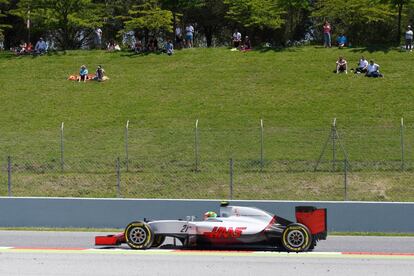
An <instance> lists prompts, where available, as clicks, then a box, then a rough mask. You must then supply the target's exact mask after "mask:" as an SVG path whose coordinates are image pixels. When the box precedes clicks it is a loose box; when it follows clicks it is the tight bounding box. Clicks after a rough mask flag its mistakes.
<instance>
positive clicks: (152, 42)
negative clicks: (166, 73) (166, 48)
mask: <svg viewBox="0 0 414 276" xmlns="http://www.w3.org/2000/svg"><path fill="white" fill-rule="evenodd" d="M147 49H148V51H149V52H156V51H158V40H157V39H156V38H154V37H151V38H150V39H149V41H148V45H147Z"/></svg>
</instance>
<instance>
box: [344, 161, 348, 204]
mask: <svg viewBox="0 0 414 276" xmlns="http://www.w3.org/2000/svg"><path fill="white" fill-rule="evenodd" d="M344 200H345V201H347V200H348V160H347V159H346V158H345V159H344Z"/></svg>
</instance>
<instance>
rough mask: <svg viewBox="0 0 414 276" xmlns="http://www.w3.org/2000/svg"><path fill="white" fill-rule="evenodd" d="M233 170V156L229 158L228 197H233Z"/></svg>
mask: <svg viewBox="0 0 414 276" xmlns="http://www.w3.org/2000/svg"><path fill="white" fill-rule="evenodd" d="M233 172H234V164H233V158H230V199H233Z"/></svg>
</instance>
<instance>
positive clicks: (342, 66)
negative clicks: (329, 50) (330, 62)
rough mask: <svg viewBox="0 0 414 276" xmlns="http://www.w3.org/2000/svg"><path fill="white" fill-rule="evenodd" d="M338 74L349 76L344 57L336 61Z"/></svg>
mask: <svg viewBox="0 0 414 276" xmlns="http://www.w3.org/2000/svg"><path fill="white" fill-rule="evenodd" d="M335 72H336V73H337V74H339V73H345V74H348V63H347V62H346V60H345V58H344V57H339V58H338V60H337V61H336V71H335Z"/></svg>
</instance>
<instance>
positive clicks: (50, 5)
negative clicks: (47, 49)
mask: <svg viewBox="0 0 414 276" xmlns="http://www.w3.org/2000/svg"><path fill="white" fill-rule="evenodd" d="M29 11H30V20H31V21H32V22H33V26H34V27H35V28H38V29H41V30H43V31H50V32H52V33H54V34H55V36H54V37H55V38H56V40H57V42H58V44H59V45H60V46H61V47H62V48H63V49H73V48H77V47H78V46H79V45H81V44H82V43H83V40H84V39H85V38H86V37H87V34H88V32H89V33H90V32H92V31H93V28H96V27H98V26H101V25H102V24H103V22H102V19H101V18H102V17H103V16H102V11H103V9H102V6H101V5H99V4H96V3H93V2H92V1H91V0H21V1H20V2H19V3H18V5H17V9H15V10H13V11H12V13H13V14H14V15H17V16H19V17H20V18H22V19H23V20H24V21H26V20H27V19H28V15H29ZM81 31H83V32H85V34H84V36H83V38H80V32H81Z"/></svg>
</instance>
